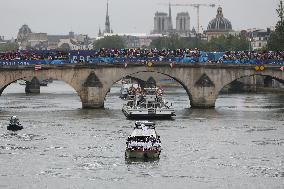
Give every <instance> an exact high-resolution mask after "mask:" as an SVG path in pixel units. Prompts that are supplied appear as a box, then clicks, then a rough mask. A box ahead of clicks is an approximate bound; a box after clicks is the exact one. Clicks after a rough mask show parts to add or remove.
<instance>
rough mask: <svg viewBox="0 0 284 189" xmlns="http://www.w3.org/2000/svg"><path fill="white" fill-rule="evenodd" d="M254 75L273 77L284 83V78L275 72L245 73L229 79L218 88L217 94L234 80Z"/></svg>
mask: <svg viewBox="0 0 284 189" xmlns="http://www.w3.org/2000/svg"><path fill="white" fill-rule="evenodd" d="M253 76H262V77H271V78H272V79H274V80H276V81H278V82H280V83H282V84H284V79H282V78H280V76H278V75H273V74H270V73H249V74H243V75H240V76H238V77H235V78H233V79H232V80H230V81H227V82H225V83H224V84H223V86H222V87H221V88H219V89H218V90H217V94H218V95H219V94H220V93H221V91H222V90H223V89H224V88H225V87H226V86H228V85H230V84H231V83H233V82H234V81H237V80H240V79H242V78H246V77H253Z"/></svg>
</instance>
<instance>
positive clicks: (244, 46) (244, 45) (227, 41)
mask: <svg viewBox="0 0 284 189" xmlns="http://www.w3.org/2000/svg"><path fill="white" fill-rule="evenodd" d="M249 45H250V44H249V41H248V40H247V39H246V37H245V36H233V35H229V36H220V37H218V38H213V39H211V40H210V41H209V42H208V44H207V46H206V48H205V50H207V51H219V52H224V51H243V50H249Z"/></svg>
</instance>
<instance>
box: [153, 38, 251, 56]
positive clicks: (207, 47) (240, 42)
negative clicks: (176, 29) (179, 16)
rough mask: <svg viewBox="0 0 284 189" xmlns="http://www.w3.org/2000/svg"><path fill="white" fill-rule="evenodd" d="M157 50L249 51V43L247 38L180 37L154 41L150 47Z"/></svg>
mask: <svg viewBox="0 0 284 189" xmlns="http://www.w3.org/2000/svg"><path fill="white" fill-rule="evenodd" d="M150 46H151V47H152V48H157V49H177V48H189V49H193V48H198V49H201V50H204V51H220V52H223V51H239V50H248V49H249V41H248V40H247V39H246V37H245V36H232V35H229V36H220V37H218V38H213V39H211V41H209V42H208V41H205V40H202V39H200V38H199V37H196V38H182V37H178V36H170V37H161V38H157V39H154V40H153V41H152V43H151V45H150Z"/></svg>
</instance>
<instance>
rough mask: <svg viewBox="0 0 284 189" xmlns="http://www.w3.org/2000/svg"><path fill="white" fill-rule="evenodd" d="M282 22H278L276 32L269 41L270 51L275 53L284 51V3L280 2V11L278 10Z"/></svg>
mask: <svg viewBox="0 0 284 189" xmlns="http://www.w3.org/2000/svg"><path fill="white" fill-rule="evenodd" d="M276 11H277V13H278V17H279V18H280V20H279V21H278V22H277V24H276V27H275V32H273V33H271V35H270V38H269V40H268V44H267V46H268V49H269V50H273V51H277V50H280V51H283V50H284V8H283V1H282V0H280V4H279V7H278V9H276Z"/></svg>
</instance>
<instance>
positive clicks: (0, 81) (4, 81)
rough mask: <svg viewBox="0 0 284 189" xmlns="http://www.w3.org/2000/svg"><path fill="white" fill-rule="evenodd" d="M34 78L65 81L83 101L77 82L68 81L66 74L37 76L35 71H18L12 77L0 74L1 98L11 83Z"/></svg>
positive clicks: (46, 73)
mask: <svg viewBox="0 0 284 189" xmlns="http://www.w3.org/2000/svg"><path fill="white" fill-rule="evenodd" d="M33 78H37V79H46V78H53V79H55V80H60V81H63V82H65V83H66V84H68V85H69V86H70V87H71V88H73V89H74V90H75V91H76V93H77V94H78V95H79V97H80V100H81V101H82V98H81V95H80V92H81V88H80V87H79V85H78V84H77V83H76V82H74V81H72V80H70V79H68V77H66V74H58V73H55V72H44V73H43V74H36V73H35V72H34V71H17V72H15V73H14V74H12V75H11V74H10V75H6V74H5V73H4V74H0V96H1V94H2V92H3V91H4V90H5V89H6V88H7V87H8V86H9V85H10V84H11V83H13V82H15V81H17V80H25V81H31V80H32V79H33Z"/></svg>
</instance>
